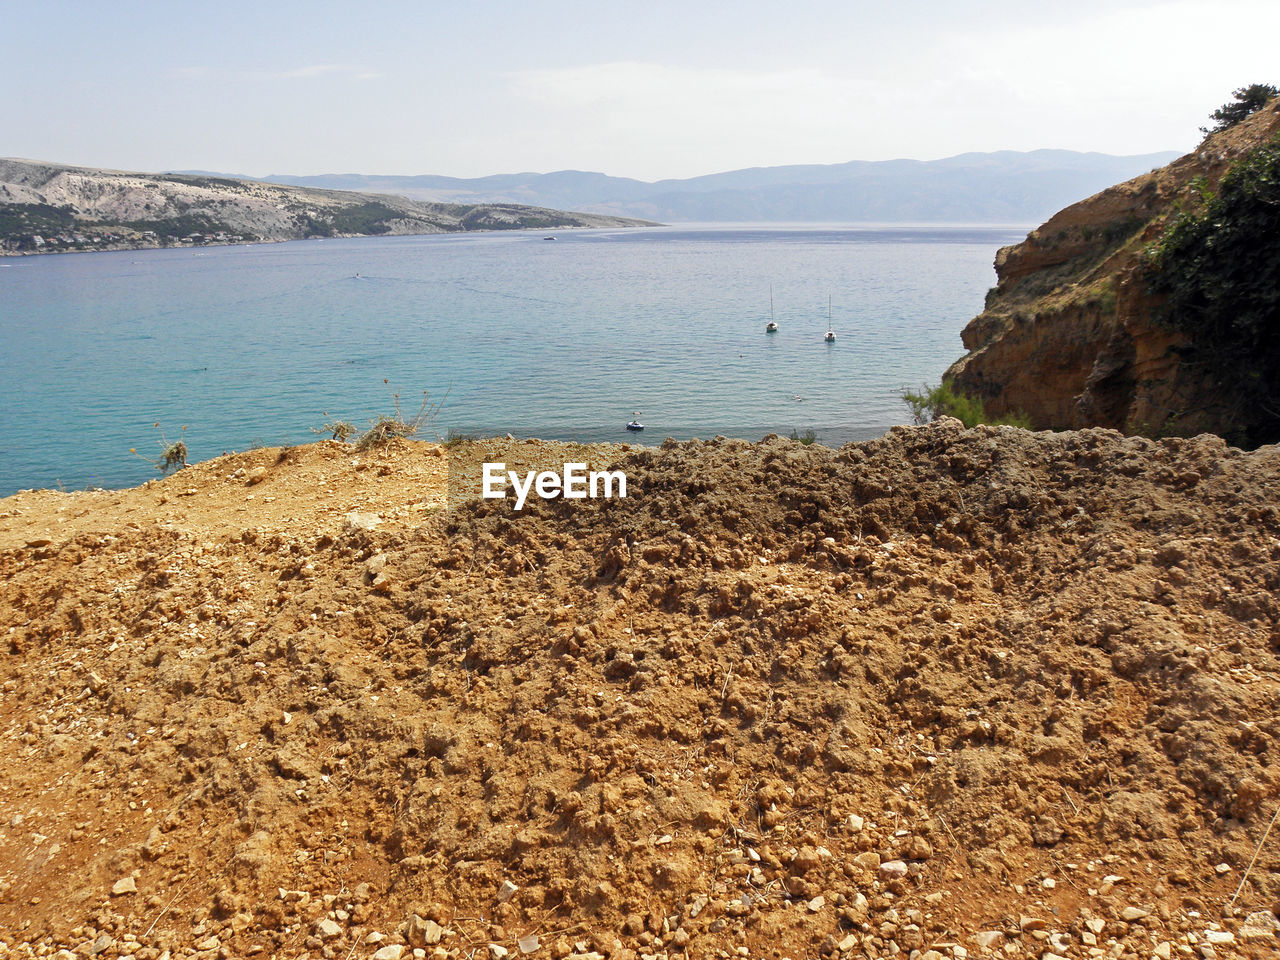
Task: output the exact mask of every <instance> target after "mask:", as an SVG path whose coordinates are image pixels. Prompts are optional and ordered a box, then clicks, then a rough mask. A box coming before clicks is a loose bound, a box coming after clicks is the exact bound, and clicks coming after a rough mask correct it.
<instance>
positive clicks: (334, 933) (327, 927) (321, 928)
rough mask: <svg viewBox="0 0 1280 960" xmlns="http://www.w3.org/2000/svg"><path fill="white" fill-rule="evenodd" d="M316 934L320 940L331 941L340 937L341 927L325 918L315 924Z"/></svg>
mask: <svg viewBox="0 0 1280 960" xmlns="http://www.w3.org/2000/svg"><path fill="white" fill-rule="evenodd" d="M316 934H317V935H319V937H320V939H321V940H332V939H333V938H334V937H340V936H342V927H341V926H340V925H339V924H337V923H336V922H334V921H333V920H330V919H329V918H328V917H325V918H324V919H323V920H321V921H320V922H319V923H317V924H316Z"/></svg>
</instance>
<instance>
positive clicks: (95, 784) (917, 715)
mask: <svg viewBox="0 0 1280 960" xmlns="http://www.w3.org/2000/svg"><path fill="white" fill-rule="evenodd" d="M570 459H572V460H587V461H590V462H591V463H593V465H601V466H602V465H604V464H607V463H611V462H612V463H615V464H617V465H618V466H620V467H621V468H622V469H625V471H626V472H627V476H628V493H629V496H628V498H627V499H625V500H576V501H561V500H557V501H545V502H544V501H541V500H535V501H532V502H531V503H530V504H528V505H526V507H525V509H524V510H523V511H521V512H519V513H517V512H515V511H514V510H513V509H512V503H511V501H482V500H476V499H474V498H470V497H467V496H465V495H464V493H465V491H466V490H467V489H468V488H469V487H468V484H469V482H470V480H473V479H474V476H475V473H476V469H477V465H478V464H479V463H480V462H481V461H485V460H505V461H507V462H508V463H509V464H518V463H525V462H533V461H535V460H538V461H543V462H547V461H556V460H570ZM464 474H465V475H467V477H468V478H470V480H464V481H463V482H461V483H459V482H458V478H459V476H460V475H464ZM1278 499H1280V449H1278V448H1275V447H1263V448H1260V449H1258V450H1256V451H1253V452H1250V453H1242V452H1241V451H1239V450H1235V449H1231V448H1228V447H1226V446H1225V445H1224V444H1223V443H1222V442H1221V441H1220V440H1217V439H1216V438H1213V437H1208V436H1202V437H1197V438H1194V439H1190V440H1166V441H1161V442H1159V443H1156V442H1152V441H1148V440H1143V439H1139V438H1124V437H1122V436H1121V435H1119V434H1117V433H1114V432H1111V431H1106V430H1100V429H1094V430H1085V431H1081V432H1076V433H1061V434H1050V433H1039V434H1032V433H1028V432H1024V431H1018V430H1015V429H1012V428H978V429H975V430H970V431H965V430H963V429H962V428H961V427H960V426H959V424H958V423H957V422H956V421H951V420H944V421H940V422H938V423H935V424H931V425H929V426H927V427H919V428H895V429H894V430H893V431H891V432H890V433H889V434H888V435H887V436H885V437H883V438H881V439H879V440H875V441H871V442H868V443H862V444H856V445H848V446H845V447H843V448H841V449H839V450H831V449H827V448H823V447H820V446H803V445H800V444H798V443H796V442H794V441H789V440H784V439H779V438H766V439H765V440H764V441H762V442H760V443H757V444H754V445H752V444H747V443H744V442H740V441H732V440H722V439H717V440H715V441H711V442H706V443H703V442H698V441H693V442H691V443H674V442H671V441H668V443H666V444H664V445H663V446H662V447H661V448H658V449H639V448H628V447H625V446H621V447H599V448H589V449H584V448H567V447H561V446H558V445H553V444H542V443H537V442H519V441H484V442H478V443H472V444H464V445H461V446H457V447H454V448H452V449H449V450H445V449H443V448H441V447H439V446H435V445H431V444H418V443H408V442H397V443H395V444H393V445H392V446H390V447H387V448H385V449H383V450H379V451H376V452H372V453H365V454H357V453H355V452H354V451H353V450H351V449H350V448H349V447H345V446H343V445H340V444H337V443H334V442H326V443H321V444H315V445H312V446H309V447H304V448H295V449H291V450H281V451H254V452H251V453H247V454H242V455H234V456H230V457H224V458H220V459H218V460H213V461H209V462H207V463H204V464H200V465H196V466H193V467H190V468H187V469H185V470H182V471H180V472H179V473H177V474H176V475H173V476H171V477H169V478H167V479H165V480H161V481H153V482H152V483H150V484H148V485H146V486H144V487H140V488H137V489H134V490H130V491H110V492H96V493H77V494H57V493H51V492H37V493H22V494H18V495H16V496H14V497H10V498H7V499H5V500H3V501H0V573H2V580H0V610H2V611H3V628H4V631H5V635H4V638H3V644H2V645H0V941H3V945H2V946H0V958H6V957H28V956H58V957H61V958H68V957H85V956H96V957H105V958H114V957H125V956H132V957H135V958H137V960H157V958H162V957H170V958H176V957H201V958H229V957H248V956H260V957H304V956H305V957H324V958H332V957H341V958H350V957H378V958H380V960H387V958H403V957H427V956H431V957H433V958H435V960H462V958H466V960H477V958H481V960H502V958H504V957H511V958H513V960H514V958H515V957H522V956H525V955H527V956H529V957H531V958H533V960H541V958H549V960H562V958H565V957H581V958H584V960H602V958H604V957H608V958H609V960H654V958H667V960H676V958H680V957H684V956H687V957H708V958H717V960H720V958H725V960H727V958H737V957H747V958H749V957H761V958H771V960H780V958H784V957H785V958H791V960H801V958H808V957H824V958H831V960H846V958H860V957H866V958H880V957H891V956H899V955H900V956H902V957H904V958H911V960H939V958H955V960H963V958H965V957H983V956H994V957H1035V958H1044V960H1053V958H1054V957H1066V958H1090V957H1136V958H1141V960H1148V958H1152V957H1157V958H1162V960H1169V958H1172V957H1183V956H1186V957H1237V956H1248V957H1267V956H1274V955H1275V953H1276V951H1277V948H1278V947H1280V943H1278V941H1277V937H1276V929H1277V921H1276V919H1275V912H1276V911H1277V909H1278V908H1280V830H1273V831H1272V832H1271V833H1270V835H1269V836H1266V830H1267V828H1268V824H1269V822H1270V821H1271V820H1272V819H1273V817H1274V815H1275V813H1276V811H1277V809H1278V806H1280V764H1277V751H1280V740H1278V739H1277V738H1278V737H1280V717H1277V703H1278V702H1280V607H1278V605H1277V599H1276V591H1277V588H1280V515H1278V514H1277V506H1276V505H1277V502H1278Z"/></svg>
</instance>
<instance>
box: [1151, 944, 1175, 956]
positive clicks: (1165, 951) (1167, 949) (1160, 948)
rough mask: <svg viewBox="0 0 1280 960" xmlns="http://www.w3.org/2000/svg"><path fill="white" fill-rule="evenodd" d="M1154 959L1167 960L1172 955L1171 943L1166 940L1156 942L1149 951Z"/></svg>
mask: <svg viewBox="0 0 1280 960" xmlns="http://www.w3.org/2000/svg"><path fill="white" fill-rule="evenodd" d="M1151 956H1152V957H1153V958H1154V960H1169V958H1170V957H1172V956H1173V944H1171V943H1170V942H1169V941H1168V940H1165V941H1164V942H1163V943H1157V944H1156V948H1155V949H1154V950H1152V951H1151Z"/></svg>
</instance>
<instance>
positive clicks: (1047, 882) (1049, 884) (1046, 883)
mask: <svg viewBox="0 0 1280 960" xmlns="http://www.w3.org/2000/svg"><path fill="white" fill-rule="evenodd" d="M1057 885H1058V882H1057V881H1056V880H1054V879H1053V877H1045V878H1044V880H1043V881H1042V882H1041V884H1040V886H1042V887H1044V888H1045V889H1046V890H1052V889H1053V888H1054V887H1056V886H1057Z"/></svg>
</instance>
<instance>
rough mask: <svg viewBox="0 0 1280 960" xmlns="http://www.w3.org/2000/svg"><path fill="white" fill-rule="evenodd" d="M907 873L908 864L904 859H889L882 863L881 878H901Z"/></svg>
mask: <svg viewBox="0 0 1280 960" xmlns="http://www.w3.org/2000/svg"><path fill="white" fill-rule="evenodd" d="M906 875H907V865H906V863H905V862H904V861H902V860H888V861H886V862H884V863H882V864H880V879H881V880H901V879H902V878H903V877H905V876H906Z"/></svg>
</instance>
